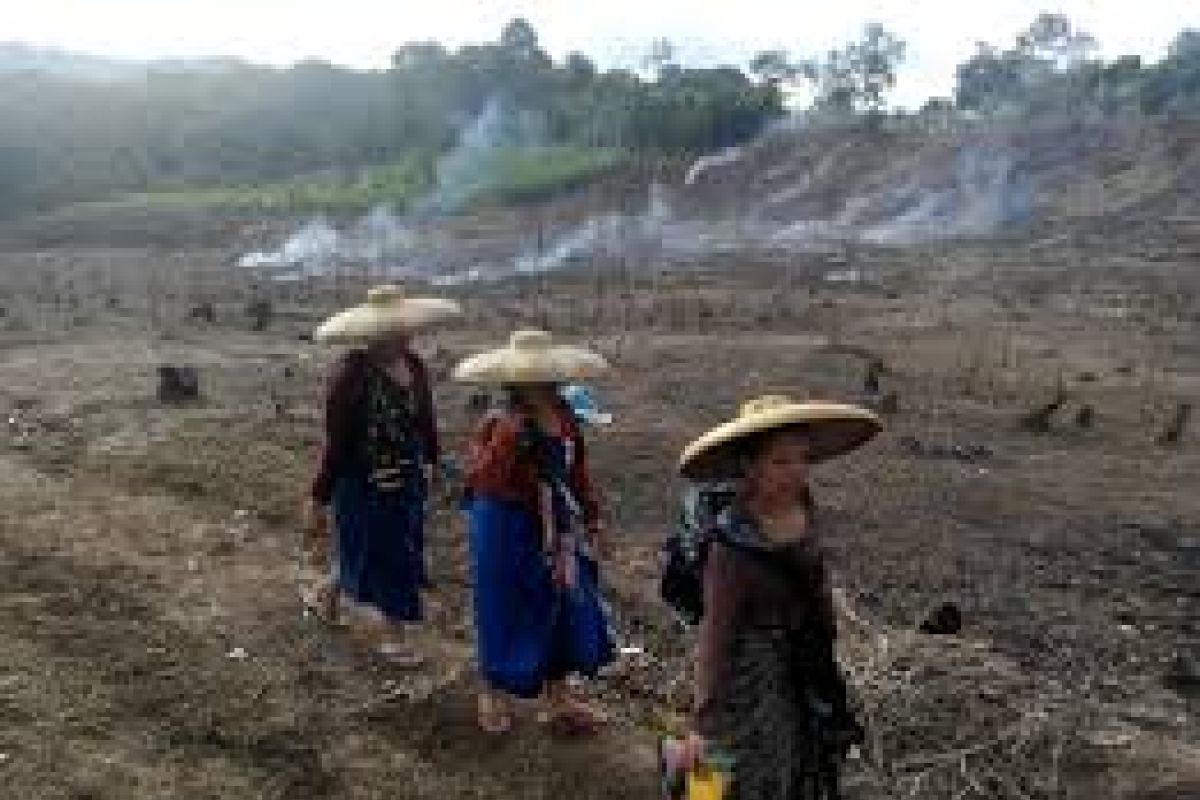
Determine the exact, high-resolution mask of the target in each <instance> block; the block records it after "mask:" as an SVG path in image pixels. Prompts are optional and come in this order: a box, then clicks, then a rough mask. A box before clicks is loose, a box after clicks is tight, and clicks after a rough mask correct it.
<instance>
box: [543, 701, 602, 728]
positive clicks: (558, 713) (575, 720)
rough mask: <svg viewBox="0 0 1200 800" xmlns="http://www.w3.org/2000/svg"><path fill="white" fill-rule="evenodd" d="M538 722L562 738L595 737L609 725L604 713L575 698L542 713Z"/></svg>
mask: <svg viewBox="0 0 1200 800" xmlns="http://www.w3.org/2000/svg"><path fill="white" fill-rule="evenodd" d="M538 721H540V722H541V723H543V724H544V725H547V726H549V728H550V730H551V731H553V732H554V733H556V734H558V735H560V736H570V737H576V736H595V735H596V734H598V733H599V732H600V731H601V729H603V728H604V727H605V726H606V725H607V724H608V716H607V715H606V714H604V712H602V711H600V710H598V709H595V708H593V707H591V706H589V705H588V704H587V703H584V702H581V701H579V700H576V699H574V698H571V699H569V700H567V702H565V703H563V704H561V705H559V706H557V707H555V708H552V709H550V710H548V711H544V712H542V713H541V714H540V715H539V716H538Z"/></svg>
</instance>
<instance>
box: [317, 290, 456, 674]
mask: <svg viewBox="0 0 1200 800" xmlns="http://www.w3.org/2000/svg"><path fill="white" fill-rule="evenodd" d="M457 313H458V306H457V305H456V304H455V303H453V302H451V301H448V300H439V299H433V298H408V297H405V296H404V294H403V292H402V291H401V289H400V288H399V287H396V286H380V287H377V288H375V289H372V290H371V291H370V292H369V293H368V296H367V302H366V303H365V304H363V305H359V306H355V307H354V308H351V309H348V310H346V311H343V312H341V313H339V314H337V315H335V316H333V317H331V318H330V319H329V320H327V321H326V322H325V323H324V324H322V325H321V327H320V328H318V330H317V332H316V337H315V338H316V339H317V340H318V341H325V342H339V343H348V344H350V345H351V348H350V349H349V351H348V352H346V353H345V354H344V355H343V356H342V357H341V359H340V360H339V361H338V362H337V364H336V366H335V368H334V370H333V375H332V378H331V380H330V382H329V387H328V394H327V397H326V401H325V446H324V449H323V451H322V453H321V458H320V461H319V464H318V468H317V473H316V476H315V477H314V479H313V482H312V487H311V491H310V514H311V516H312V518H313V524H314V527H315V528H316V529H318V530H321V529H324V530H328V529H329V527H330V526H331V523H332V528H333V530H334V533H335V536H334V539H335V541H334V547H333V550H334V552H335V554H336V568H335V575H336V578H335V583H336V588H337V590H338V591H339V592H340V595H341V599H343V600H344V601H346V605H348V606H349V607H350V609H351V610H352V611H353V612H355V614H354V616H355V617H356V620H355V621H356V622H358V623H360V624H361V626H362V627H363V630H362V632H363V633H365V634H366V635H367V636H368V638H369V639H370V641H371V643H372V646H373V647H374V648H375V649H376V651H377V653H378V654H379V655H382V656H383V657H385V658H388V659H392V660H395V661H397V662H411V661H413V660H414V659H415V658H416V655H415V654H414V653H412V652H411V651H409V650H407V649H406V648H405V646H404V643H403V626H404V623H408V622H415V621H417V620H419V619H420V618H421V598H420V588H421V586H422V585H423V584H424V582H425V581H426V580H427V576H426V574H425V555H424V525H425V498H426V491H427V485H428V481H429V480H430V478H431V477H433V476H434V475H436V465H437V463H438V458H439V451H438V437H437V425H436V422H435V416H434V409H433V399H432V393H431V390H430V386H429V377H428V372H427V370H426V368H425V365H424V363H423V362H422V361H421V359H420V358H419V357H418V356H417V354H416V353H414V352H413V350H412V347H411V336H412V334H413V333H414V332H416V331H418V330H420V329H423V328H425V327H427V326H429V325H431V324H433V323H436V322H439V321H441V320H444V319H446V318H449V317H452V316H454V315H456V314H457Z"/></svg>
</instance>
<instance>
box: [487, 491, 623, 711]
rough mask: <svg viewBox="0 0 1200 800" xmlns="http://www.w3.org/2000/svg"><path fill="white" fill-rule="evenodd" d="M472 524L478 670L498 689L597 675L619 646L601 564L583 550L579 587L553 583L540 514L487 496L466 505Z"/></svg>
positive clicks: (529, 691)
mask: <svg viewBox="0 0 1200 800" xmlns="http://www.w3.org/2000/svg"><path fill="white" fill-rule="evenodd" d="M464 509H465V510H466V512H467V515H468V519H469V522H470V525H469V527H470V547H471V569H472V578H473V583H474V595H475V597H474V599H475V634H476V647H477V650H478V660H479V668H480V671H481V672H482V674H483V677H484V679H485V680H486V681H487V682H488V683H489V684H490V685H491V686H492V687H493V688H495V689H500V690H502V691H505V692H508V693H509V694H512V695H516V696H517V697H523V698H532V697H536V696H537V695H539V694H540V693H541V691H542V688H543V687H544V685H545V684H546V682H548V681H558V680H562V679H563V678H566V677H567V676H568V675H571V674H581V675H586V676H589V677H590V676H594V675H595V674H596V673H597V671H599V669H600V668H601V667H603V666H604V665H605V664H608V663H609V662H610V661H612V659H613V656H614V651H615V647H614V643H613V638H612V635H611V632H610V630H609V624H608V619H607V617H606V615H605V613H604V607H603V605H602V603H601V599H600V592H599V587H598V577H599V576H598V573H597V568H596V564H595V562H594V561H592V560H591V559H589V558H587V557H585V556H584V555H583V554H581V553H577V554H576V557H577V558H578V559H579V561H578V565H579V569H578V578H577V580H576V583H575V586H573V587H571V588H569V589H560V588H558V587H556V586H555V585H554V581H553V578H552V573H551V569H550V565H549V563H548V561H547V559H546V557H545V555H544V554H543V552H542V530H541V523H540V521H539V519H538V515H537V514H534V513H532V512H531V511H529V510H528V509H527V508H526V507H524V506H522V505H520V504H518V503H513V502H509V501H505V500H499V499H496V498H493V497H487V496H483V495H474V496H471V497H469V498H468V499H467V500H466V502H465V503H464Z"/></svg>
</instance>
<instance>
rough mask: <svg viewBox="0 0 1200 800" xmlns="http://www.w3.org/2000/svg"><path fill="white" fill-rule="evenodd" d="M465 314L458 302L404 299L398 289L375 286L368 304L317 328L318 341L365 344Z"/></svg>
mask: <svg viewBox="0 0 1200 800" xmlns="http://www.w3.org/2000/svg"><path fill="white" fill-rule="evenodd" d="M460 313H462V309H461V308H460V307H459V305H458V303H456V302H454V301H453V300H443V299H441V298H435V297H405V296H404V290H403V289H401V288H400V287H399V286H393V285H386V286H376V287H375V288H373V289H371V290H370V291H368V292H367V302H365V303H363V304H362V305H357V306H354V307H353V308H348V309H346V310H345V311H342V312H339V313H337V314H334V315H333V316H332V317H330V318H329V319H327V320H325V322H323V323H321V326H320V327H319V328H317V331H316V333H315V334H314V338H315V339H316V340H317V341H318V342H365V341H370V340H372V339H378V338H379V337H381V336H387V335H388V334H391V333H397V332H399V331H415V330H418V329H420V328H426V327H429V326H430V325H433V324H434V323H437V322H441V321H443V320H446V319H449V318H450V317H455V316H457V315H458V314H460Z"/></svg>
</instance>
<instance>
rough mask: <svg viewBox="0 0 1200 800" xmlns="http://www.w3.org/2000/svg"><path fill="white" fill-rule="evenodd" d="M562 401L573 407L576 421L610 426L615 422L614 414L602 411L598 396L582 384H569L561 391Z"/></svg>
mask: <svg viewBox="0 0 1200 800" xmlns="http://www.w3.org/2000/svg"><path fill="white" fill-rule="evenodd" d="M559 394H560V395H562V399H563V400H565V401H566V403H567V405H569V406H570V407H571V411H572V412H573V413H574V414H575V419H577V420H579V421H580V422H584V423H587V424H588V425H608V424H609V423H611V422H612V421H613V416H612V414H608V413H605V412H603V411H601V410H600V406H599V404H598V403H597V402H596V396H595V395H594V394H592V390H591V389H589V388H588V387H586V386H583V385H582V384H578V383H568V384H566V385H565V386H563V387H562V389H560V390H559Z"/></svg>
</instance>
